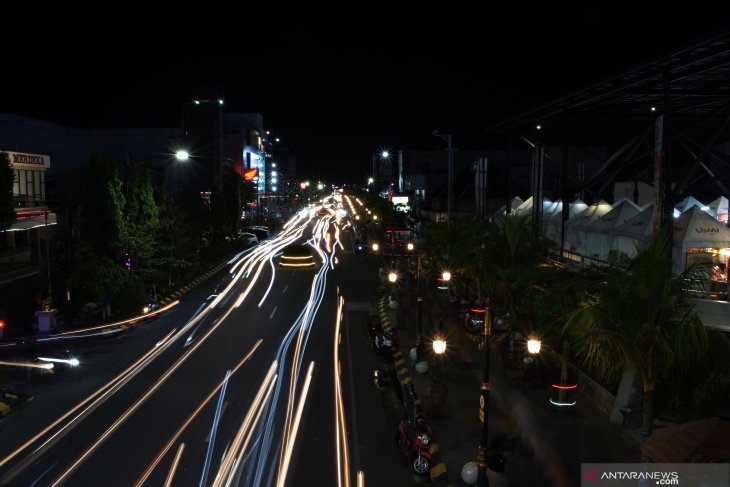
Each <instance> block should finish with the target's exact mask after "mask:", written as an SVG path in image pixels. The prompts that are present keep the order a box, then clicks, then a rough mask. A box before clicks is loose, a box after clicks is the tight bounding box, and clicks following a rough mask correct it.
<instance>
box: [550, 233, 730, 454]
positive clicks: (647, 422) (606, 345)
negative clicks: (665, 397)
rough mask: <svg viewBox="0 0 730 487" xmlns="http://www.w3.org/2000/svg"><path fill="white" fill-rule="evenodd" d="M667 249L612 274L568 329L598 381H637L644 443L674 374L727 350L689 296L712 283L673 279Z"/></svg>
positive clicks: (696, 270)
mask: <svg viewBox="0 0 730 487" xmlns="http://www.w3.org/2000/svg"><path fill="white" fill-rule="evenodd" d="M669 242H670V240H669V238H668V236H667V235H666V234H665V235H663V236H662V238H659V239H657V240H656V241H655V242H654V243H653V244H652V245H650V246H648V247H647V248H646V249H642V250H640V251H639V253H638V255H637V256H636V257H635V258H634V260H633V261H632V262H631V264H630V265H629V268H628V269H627V270H625V271H624V270H621V269H617V268H609V269H608V270H607V273H606V276H605V281H604V285H603V286H601V287H600V289H599V290H596V291H595V292H592V293H589V294H588V295H587V297H586V299H584V300H583V302H582V303H581V306H580V308H579V309H578V310H576V311H575V312H574V313H572V314H571V315H570V316H569V319H568V320H567V322H566V324H565V331H566V332H567V333H568V334H569V335H570V336H571V339H572V342H573V344H574V348H575V353H576V354H577V355H578V356H579V357H581V358H582V359H583V360H584V361H585V363H586V365H587V366H588V367H589V369H590V370H591V371H592V372H594V373H595V374H597V375H598V376H599V377H602V378H605V379H609V380H617V379H618V378H619V377H621V375H622V374H623V373H624V372H625V371H631V370H635V371H636V372H637V373H638V374H639V377H640V378H641V380H642V384H643V436H644V439H645V440H646V439H648V437H649V436H650V435H651V433H652V423H653V420H654V393H655V390H656V387H657V384H658V383H659V381H660V380H661V379H662V378H665V377H666V376H667V375H668V374H669V373H670V372H671V371H672V370H673V368H674V367H680V368H682V369H685V368H687V367H690V366H691V365H692V364H694V363H696V362H697V360H699V358H700V357H702V354H703V353H704V352H705V351H706V350H707V349H708V345H709V343H710V341H711V340H712V341H715V340H717V341H719V342H724V344H725V345H724V346H727V339H726V338H725V337H724V335H722V333H720V332H719V331H717V330H714V329H711V328H707V327H705V326H704V325H703V324H702V322H701V320H700V319H699V318H698V316H697V314H696V312H695V311H694V304H693V302H692V300H691V298H690V296H689V294H688V293H687V291H686V288H687V287H689V286H690V285H691V282H693V281H694V280H695V279H698V278H702V277H703V276H704V277H705V278H706V269H704V268H701V267H693V268H690V269H688V270H687V272H686V273H685V274H683V275H681V276H678V277H674V276H672V274H671V258H672V257H671V247H670V244H669ZM690 278H692V279H690ZM695 282H696V281H695Z"/></svg>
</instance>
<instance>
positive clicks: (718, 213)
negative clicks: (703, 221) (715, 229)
mask: <svg viewBox="0 0 730 487" xmlns="http://www.w3.org/2000/svg"><path fill="white" fill-rule="evenodd" d="M707 206H709V207H710V212H711V213H710V214H711V215H712V216H714V217H715V218H716V219H718V220H719V221H721V222H723V223H724V224H725V225H727V213H728V200H727V198H725V197H724V196H720V197H719V198H717V199H716V200H715V201H713V202H712V203H710V204H709V205H707Z"/></svg>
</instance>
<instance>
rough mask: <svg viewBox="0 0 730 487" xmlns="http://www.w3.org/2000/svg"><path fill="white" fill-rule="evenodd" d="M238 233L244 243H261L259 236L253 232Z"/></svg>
mask: <svg viewBox="0 0 730 487" xmlns="http://www.w3.org/2000/svg"><path fill="white" fill-rule="evenodd" d="M238 235H239V239H240V240H241V242H242V243H243V244H244V245H257V244H258V243H259V238H258V237H257V236H256V235H254V234H253V233H248V232H242V233H239V234H238Z"/></svg>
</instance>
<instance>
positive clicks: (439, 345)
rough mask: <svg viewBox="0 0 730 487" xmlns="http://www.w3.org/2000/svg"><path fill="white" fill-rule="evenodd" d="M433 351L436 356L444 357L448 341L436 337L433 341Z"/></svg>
mask: <svg viewBox="0 0 730 487" xmlns="http://www.w3.org/2000/svg"><path fill="white" fill-rule="evenodd" d="M433 351H434V353H435V354H436V355H442V354H443V353H444V352H445V351H446V340H444V339H443V338H441V337H436V338H435V339H434V340H433Z"/></svg>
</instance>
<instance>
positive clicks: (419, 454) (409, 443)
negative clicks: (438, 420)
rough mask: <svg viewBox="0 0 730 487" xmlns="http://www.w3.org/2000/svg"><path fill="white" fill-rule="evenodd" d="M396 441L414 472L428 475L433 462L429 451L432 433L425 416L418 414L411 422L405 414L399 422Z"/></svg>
mask: <svg viewBox="0 0 730 487" xmlns="http://www.w3.org/2000/svg"><path fill="white" fill-rule="evenodd" d="M396 442H397V444H398V448H399V449H400V451H401V453H403V454H404V455H405V456H406V458H407V459H408V461H409V463H410V465H411V468H412V469H413V472H415V473H416V474H418V475H426V474H427V473H428V471H429V469H430V468H431V464H432V463H433V456H432V455H431V452H430V451H429V445H430V444H431V435H430V434H429V430H428V425H427V423H426V418H425V416H423V415H422V414H417V415H416V417H415V419H414V420H413V421H412V422H411V421H410V420H409V419H408V418H407V415H404V418H403V419H402V420H401V422H400V424H398V432H397V433H396Z"/></svg>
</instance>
